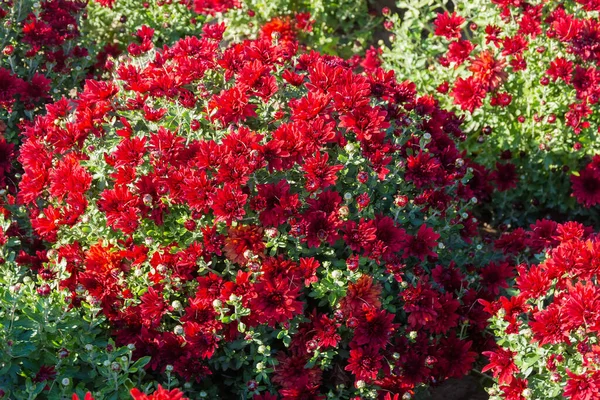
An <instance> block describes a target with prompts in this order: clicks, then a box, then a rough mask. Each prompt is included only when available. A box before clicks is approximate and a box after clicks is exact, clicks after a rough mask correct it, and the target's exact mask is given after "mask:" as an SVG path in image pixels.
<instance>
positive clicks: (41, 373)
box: [33, 365, 56, 382]
mask: <svg viewBox="0 0 600 400" xmlns="http://www.w3.org/2000/svg"><path fill="white" fill-rule="evenodd" d="M55 378H56V369H55V368H54V366H53V365H42V366H41V367H40V369H39V370H38V372H37V373H36V374H35V376H34V377H33V381H34V382H46V381H51V380H53V379H55Z"/></svg>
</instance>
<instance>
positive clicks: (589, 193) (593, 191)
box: [571, 166, 600, 208]
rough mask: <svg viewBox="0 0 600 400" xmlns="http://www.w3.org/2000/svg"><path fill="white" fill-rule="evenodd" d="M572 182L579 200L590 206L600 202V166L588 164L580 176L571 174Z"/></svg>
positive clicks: (574, 194) (574, 193) (574, 192)
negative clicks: (595, 166)
mask: <svg viewBox="0 0 600 400" xmlns="http://www.w3.org/2000/svg"><path fill="white" fill-rule="evenodd" d="M571 183H572V184H573V196H575V198H576V199H577V202H579V203H581V204H583V205H584V206H585V207H588V208H589V207H592V206H595V205H597V204H600V168H590V167H589V166H588V167H587V168H585V169H583V170H582V171H580V172H579V175H578V176H577V175H571Z"/></svg>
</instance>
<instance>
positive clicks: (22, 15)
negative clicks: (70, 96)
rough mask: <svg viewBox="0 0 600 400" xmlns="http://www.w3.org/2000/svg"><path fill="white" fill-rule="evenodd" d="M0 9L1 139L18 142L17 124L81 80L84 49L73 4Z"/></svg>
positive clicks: (50, 1)
mask: <svg viewBox="0 0 600 400" xmlns="http://www.w3.org/2000/svg"><path fill="white" fill-rule="evenodd" d="M13 7H14V4H13V2H12V1H7V2H3V3H2V4H0V21H2V23H3V24H4V26H5V28H3V29H4V31H3V36H2V46H3V48H2V49H0V51H1V52H2V55H1V57H0V116H1V117H2V124H1V126H0V134H2V135H3V136H6V137H7V138H8V139H9V141H12V142H15V141H17V134H18V129H17V124H18V123H19V121H20V119H22V118H25V117H31V115H32V111H36V110H39V109H40V108H41V107H43V105H44V104H45V103H47V102H49V101H51V100H52V96H53V95H54V94H55V93H57V92H60V93H62V94H65V93H66V92H68V90H69V89H72V88H73V87H75V86H76V85H77V84H78V83H79V81H80V80H81V78H83V77H84V76H85V71H83V70H82V65H83V66H84V67H85V65H86V59H85V58H86V57H87V56H88V50H87V49H86V48H85V47H84V46H82V45H81V40H80V39H81V38H80V30H79V21H80V18H81V16H82V14H83V13H84V9H85V3H84V2H81V1H78V0H46V1H42V2H37V3H33V2H29V1H23V2H20V3H19V6H18V7H16V8H14V9H13Z"/></svg>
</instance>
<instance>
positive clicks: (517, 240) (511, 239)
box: [494, 228, 525, 254]
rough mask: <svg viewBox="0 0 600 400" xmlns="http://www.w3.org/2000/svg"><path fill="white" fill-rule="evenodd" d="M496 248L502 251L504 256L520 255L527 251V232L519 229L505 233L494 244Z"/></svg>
mask: <svg viewBox="0 0 600 400" xmlns="http://www.w3.org/2000/svg"><path fill="white" fill-rule="evenodd" d="M494 248H496V249H498V250H502V252H503V253H504V254H519V253H520V252H522V251H523V250H525V230H524V229H523V228H517V229H515V230H514V231H512V232H505V233H503V234H502V236H500V237H499V238H498V239H497V240H496V242H495V243H494Z"/></svg>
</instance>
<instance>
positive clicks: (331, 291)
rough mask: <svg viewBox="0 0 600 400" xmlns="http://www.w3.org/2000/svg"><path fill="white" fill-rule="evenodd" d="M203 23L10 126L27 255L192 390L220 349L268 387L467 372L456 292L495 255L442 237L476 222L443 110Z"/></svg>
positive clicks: (384, 80) (410, 89) (491, 285)
mask: <svg viewBox="0 0 600 400" xmlns="http://www.w3.org/2000/svg"><path fill="white" fill-rule="evenodd" d="M143 29H144V28H142V30H143ZM224 29H225V27H224V26H223V25H218V24H217V25H206V26H205V27H204V33H203V35H202V36H201V37H189V38H186V39H184V40H181V41H179V42H177V43H176V44H175V45H173V46H172V47H170V48H165V49H163V50H161V51H156V50H154V48H153V46H151V45H148V46H144V49H145V50H144V51H142V52H141V54H140V52H138V51H137V49H136V51H135V52H133V53H132V55H131V57H132V60H131V61H127V62H124V63H122V64H120V65H118V66H117V67H116V70H115V74H116V75H115V79H114V80H113V81H94V80H89V81H87V82H86V84H85V88H84V90H83V91H82V92H81V93H80V94H79V96H78V98H77V100H76V101H74V102H70V101H67V100H66V99H62V100H59V101H58V102H56V103H54V104H51V105H49V106H48V107H47V114H46V115H45V116H40V117H38V118H37V119H36V120H35V121H34V122H33V123H32V124H29V125H28V126H27V127H26V128H25V130H24V131H23V134H24V136H25V138H26V139H25V141H24V143H23V145H22V147H21V150H20V154H19V161H20V162H21V163H22V165H23V168H24V174H23V177H22V180H21V184H20V191H19V195H18V198H19V201H20V203H21V204H23V205H25V206H27V208H28V209H29V211H30V216H31V223H32V227H33V229H34V231H35V232H36V233H37V234H38V235H39V236H40V237H41V238H42V239H44V240H45V241H47V242H49V243H50V244H51V248H52V250H51V252H52V254H51V255H48V263H47V265H48V267H47V268H48V269H50V270H51V271H53V272H54V273H56V272H58V271H57V268H59V265H62V266H64V268H65V269H66V273H67V275H68V276H67V277H66V278H63V279H62V280H61V286H63V287H65V288H67V289H69V290H71V291H72V296H73V301H74V303H75V304H79V303H81V302H91V303H92V304H96V305H97V306H98V307H99V308H100V309H101V310H102V314H103V315H104V316H105V317H106V318H107V319H108V321H109V324H110V326H111V327H112V329H113V332H114V335H115V338H116V342H117V344H118V345H128V344H132V345H134V346H135V352H134V355H135V356H136V357H141V356H144V355H151V357H152V359H151V361H150V362H149V364H148V368H149V369H150V370H151V371H154V373H155V374H160V373H164V372H165V371H172V372H173V373H174V374H175V375H176V376H177V377H178V379H181V380H182V381H184V382H189V383H191V384H193V383H194V382H197V383H196V384H197V385H199V386H200V387H202V388H204V390H212V391H215V390H217V389H216V387H214V386H213V387H210V386H208V387H207V385H208V382H211V381H213V382H216V381H218V379H219V378H218V376H219V374H220V372H219V371H220V370H223V369H224V370H225V371H227V370H229V369H237V368H239V366H238V367H234V365H236V364H235V363H238V362H239V361H238V360H241V358H240V357H241V354H245V356H244V357H250V359H254V360H256V362H259V361H260V360H263V361H260V362H261V363H267V362H268V363H273V362H275V360H276V363H275V367H274V368H273V369H272V370H271V371H265V370H264V367H259V366H254V367H250V370H249V371H253V370H254V373H253V374H254V375H253V374H251V375H250V376H251V377H252V376H254V378H253V379H262V380H264V381H265V382H267V387H266V389H268V390H273V389H274V390H277V391H279V393H280V394H281V395H282V396H283V397H284V398H298V396H302V395H301V394H297V393H304V391H308V392H310V393H312V395H317V394H318V393H321V394H326V393H328V392H329V391H333V392H332V393H335V391H336V390H339V389H336V386H335V385H338V384H340V383H342V382H348V381H350V382H351V381H354V382H355V383H356V390H357V393H360V392H361V391H364V390H372V389H376V388H381V389H382V390H385V391H388V392H393V393H399V394H403V393H406V392H411V391H412V390H413V389H414V387H415V386H416V385H418V384H421V383H427V382H434V381H440V380H443V379H445V378H448V377H460V376H462V375H463V374H465V373H467V372H468V371H469V370H470V369H471V368H472V365H473V363H474V361H475V359H476V355H477V353H476V352H474V350H475V349H478V348H481V347H482V346H485V343H486V340H485V338H484V336H483V335H482V334H481V328H480V327H481V326H482V325H484V324H485V314H483V313H482V312H481V306H480V305H479V304H478V303H477V302H476V300H477V298H478V296H484V297H485V298H487V299H490V300H492V299H493V298H494V296H495V295H497V294H498V293H499V289H498V288H503V287H506V285H505V284H503V280H505V279H507V278H508V277H509V276H510V274H508V275H506V274H505V275H498V276H497V277H496V278H494V279H492V278H491V277H490V273H488V272H486V271H488V270H489V268H490V267H486V268H484V269H482V270H481V275H480V274H479V271H478V268H477V267H475V266H471V267H469V268H466V265H465V263H466V261H460V262H459V263H458V264H457V263H454V262H452V263H450V264H449V262H450V258H449V256H450V253H449V252H447V251H446V250H444V249H445V247H446V246H448V247H450V248H452V249H453V251H455V252H460V251H461V250H460V249H466V248H467V245H468V243H469V242H470V241H471V237H472V236H473V234H474V231H473V229H472V227H474V224H475V223H476V221H475V220H474V219H473V217H472V216H471V215H470V214H469V213H468V212H465V207H467V206H468V204H470V203H471V202H472V199H474V198H476V197H475V196H476V195H477V189H476V186H473V187H471V185H470V184H469V179H470V176H471V174H472V170H471V169H470V168H469V167H468V163H466V162H465V161H464V160H463V159H462V158H461V154H460V153H459V152H458V150H457V149H456V146H455V142H454V139H455V138H456V137H460V136H461V135H462V132H461V130H460V120H459V119H458V118H457V117H456V116H455V115H454V114H452V113H450V112H447V111H444V110H443V109H441V108H439V106H438V105H437V103H436V102H435V101H434V100H433V99H432V98H431V97H429V96H423V97H419V96H418V95H417V93H416V92H415V89H414V85H413V84H411V83H410V82H397V81H396V80H395V79H394V76H393V74H389V73H385V72H384V71H383V70H381V69H379V68H377V67H375V68H374V69H371V70H368V71H366V72H365V73H364V74H358V73H356V72H354V71H353V69H354V68H355V65H353V64H351V63H348V62H346V61H343V60H342V59H339V58H335V57H331V56H322V55H319V54H317V53H314V52H311V53H307V54H300V55H297V54H296V52H297V48H298V45H297V43H296V42H295V41H294V40H292V39H291V38H290V39H288V40H286V39H285V36H280V37H279V38H278V39H277V40H273V39H272V38H271V37H268V36H267V37H261V38H259V39H257V40H251V41H244V42H241V43H234V44H231V45H229V46H228V47H224V48H223V47H220V45H219V41H220V39H221V37H222V35H223V32H224ZM151 36H152V32H151V31H148V34H147V35H146V38H147V39H146V40H150V38H151ZM465 251H466V250H465ZM465 257H467V256H466V254H465ZM430 270H434V274H433V275H429V274H428V271H430ZM467 276H470V277H467ZM467 279H470V280H471V281H480V282H481V283H480V284H479V285H475V286H473V287H472V288H467V286H466V284H465V282H466V280H467ZM399 310H404V312H402V313H399V312H398V311H399ZM342 348H344V349H348V351H342V350H340V349H342ZM231 351H236V352H237V354H238V355H236V356H235V357H232V355H231V354H232V353H231ZM223 363H225V364H223ZM261 365H264V364H261ZM299 370H300V371H303V372H302V373H301V374H300V373H299V372H298V371H299ZM409 371H410V372H409ZM211 375H213V376H215V378H214V379H215V380H211V378H210V376H211ZM334 376H335V378H334ZM243 379H250V378H249V377H247V376H245V375H244V377H242V376H240V377H239V379H236V380H234V381H232V382H230V383H229V384H228V385H233V387H236V386H237V385H242V386H243V385H245V383H246V382H244V381H240V380H243ZM331 379H334V380H333V383H334V386H331V382H332V381H331ZM268 382H271V383H268ZM245 391H246V393H248V394H257V392H258V391H259V389H257V388H256V387H254V388H248V387H246V389H245ZM260 391H261V392H262V391H263V389H261V390H260ZM308 392H306V393H308Z"/></svg>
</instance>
